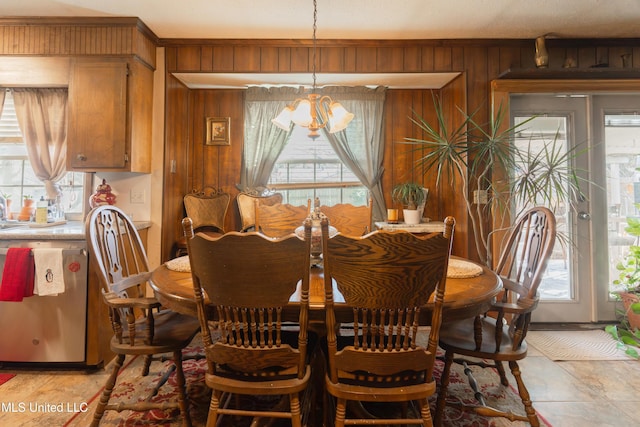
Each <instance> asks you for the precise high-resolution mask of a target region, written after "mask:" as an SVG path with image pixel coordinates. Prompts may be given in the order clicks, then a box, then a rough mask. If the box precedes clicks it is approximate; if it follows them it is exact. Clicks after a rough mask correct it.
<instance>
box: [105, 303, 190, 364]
mask: <svg viewBox="0 0 640 427" xmlns="http://www.w3.org/2000/svg"><path fill="white" fill-rule="evenodd" d="M153 317H154V337H153V343H152V344H146V345H143V344H142V342H143V339H144V338H143V336H144V334H145V332H144V331H145V328H146V325H145V323H144V319H141V320H140V321H138V322H137V324H136V345H135V346H131V344H130V342H129V337H128V332H126V331H124V332H123V339H122V343H120V342H118V339H117V338H116V337H115V336H114V337H113V338H112V340H111V350H112V351H113V352H115V353H119V354H149V352H150V350H151V349H153V354H157V353H166V352H170V351H175V350H176V349H181V348H184V347H186V346H187V345H188V344H189V343H190V342H191V340H193V338H194V337H195V336H196V334H197V333H198V332H200V323H199V321H198V319H197V318H195V317H192V316H186V315H184V314H180V313H176V312H175V311H171V310H162V311H160V312H158V313H154V315H153Z"/></svg>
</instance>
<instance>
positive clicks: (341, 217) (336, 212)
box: [320, 198, 373, 236]
mask: <svg viewBox="0 0 640 427" xmlns="http://www.w3.org/2000/svg"><path fill="white" fill-rule="evenodd" d="M372 206H373V201H372V199H371V198H369V200H368V202H367V204H366V205H364V206H354V205H352V204H349V203H339V204H336V205H333V206H325V205H322V206H320V212H322V213H323V214H325V215H326V216H327V218H329V224H330V225H331V226H333V227H335V228H336V230H338V231H339V232H340V233H342V234H346V235H348V236H363V235H365V234H367V233H369V232H370V231H371V230H372V226H371V224H372V223H373V208H372Z"/></svg>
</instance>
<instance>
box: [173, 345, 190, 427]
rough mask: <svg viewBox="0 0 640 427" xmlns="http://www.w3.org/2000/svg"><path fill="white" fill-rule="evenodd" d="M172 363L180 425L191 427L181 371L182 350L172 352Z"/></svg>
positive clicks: (184, 383) (182, 371)
mask: <svg viewBox="0 0 640 427" xmlns="http://www.w3.org/2000/svg"><path fill="white" fill-rule="evenodd" d="M173 363H174V364H175V366H176V383H177V385H178V406H179V407H180V415H182V425H183V427H191V416H190V415H189V399H188V397H187V391H186V381H185V378H184V370H183V369H182V350H178V351H174V352H173Z"/></svg>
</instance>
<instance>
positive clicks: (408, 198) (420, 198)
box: [391, 182, 428, 224]
mask: <svg viewBox="0 0 640 427" xmlns="http://www.w3.org/2000/svg"><path fill="white" fill-rule="evenodd" d="M427 194H428V192H427V189H426V188H424V187H423V186H422V185H420V184H418V183H415V182H404V183H402V184H398V185H396V186H395V187H393V190H392V191H391V198H392V199H393V200H394V201H395V202H398V203H400V204H402V207H403V211H402V213H403V215H404V222H405V223H406V224H419V223H420V220H421V218H422V213H423V212H424V204H425V202H426V200H427Z"/></svg>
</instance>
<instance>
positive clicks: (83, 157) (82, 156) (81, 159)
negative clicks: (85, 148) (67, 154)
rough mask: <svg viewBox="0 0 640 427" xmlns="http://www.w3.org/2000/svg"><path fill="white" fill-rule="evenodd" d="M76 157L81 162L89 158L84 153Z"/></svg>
mask: <svg viewBox="0 0 640 427" xmlns="http://www.w3.org/2000/svg"><path fill="white" fill-rule="evenodd" d="M76 158H77V159H78V160H80V161H81V162H84V161H85V160H87V156H85V155H84V154H78V156H77V157H76Z"/></svg>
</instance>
